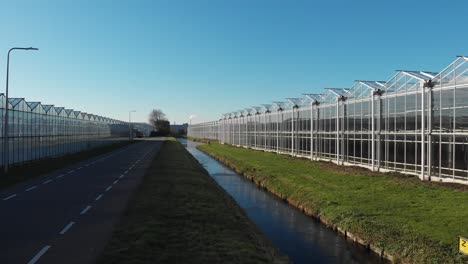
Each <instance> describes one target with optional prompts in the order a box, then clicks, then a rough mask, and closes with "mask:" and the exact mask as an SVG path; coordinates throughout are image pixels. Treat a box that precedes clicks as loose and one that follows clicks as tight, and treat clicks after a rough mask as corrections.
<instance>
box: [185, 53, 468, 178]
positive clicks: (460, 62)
mask: <svg viewBox="0 0 468 264" xmlns="http://www.w3.org/2000/svg"><path fill="white" fill-rule="evenodd" d="M188 134H189V136H190V137H195V138H210V139H217V140H219V141H220V142H221V143H226V144H231V145H235V146H242V147H249V148H253V149H260V150H265V151H273V152H277V153H284V154H289V155H293V156H300V157H307V158H310V159H313V160H319V159H320V160H330V161H333V162H336V163H338V164H343V165H358V166H364V167H366V168H369V169H372V170H376V171H399V172H402V173H407V174H416V175H418V176H419V177H420V178H421V179H423V180H438V181H450V182H460V183H465V184H466V183H468V163H467V160H468V57H465V56H459V57H457V59H456V60H455V61H454V62H453V63H451V64H450V65H449V66H447V67H446V68H445V69H443V70H442V71H440V72H439V73H435V72H427V71H406V70H398V71H397V72H396V74H395V75H394V76H393V77H392V78H390V80H388V81H363V80H357V81H355V82H354V84H353V85H352V86H350V87H349V88H326V89H324V90H323V92H322V93H321V94H304V95H303V96H301V97H300V98H287V99H285V100H284V101H281V102H272V103H270V104H264V105H261V106H259V107H252V108H247V109H243V110H238V111H234V112H231V113H227V114H224V115H223V116H222V118H221V119H220V120H219V121H215V122H208V123H203V124H196V125H191V126H189V129H188Z"/></svg>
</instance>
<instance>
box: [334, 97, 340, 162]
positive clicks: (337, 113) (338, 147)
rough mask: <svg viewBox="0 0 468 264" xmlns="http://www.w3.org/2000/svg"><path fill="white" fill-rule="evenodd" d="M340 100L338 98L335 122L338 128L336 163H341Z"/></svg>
mask: <svg viewBox="0 0 468 264" xmlns="http://www.w3.org/2000/svg"><path fill="white" fill-rule="evenodd" d="M339 111H340V100H336V113H335V118H336V121H335V122H336V124H335V129H336V142H335V153H336V163H338V164H339V163H340V122H339V120H340V115H339Z"/></svg>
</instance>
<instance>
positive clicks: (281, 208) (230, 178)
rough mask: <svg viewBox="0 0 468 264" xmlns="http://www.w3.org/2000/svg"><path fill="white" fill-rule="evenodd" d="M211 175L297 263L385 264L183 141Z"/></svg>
mask: <svg viewBox="0 0 468 264" xmlns="http://www.w3.org/2000/svg"><path fill="white" fill-rule="evenodd" d="M180 141H181V143H183V144H184V145H185V146H186V147H187V150H188V151H189V152H190V153H191V154H192V155H193V156H194V157H195V158H196V159H197V160H198V161H199V162H200V163H201V164H202V165H203V166H204V167H205V169H206V170H207V171H208V172H209V173H210V175H211V176H212V177H213V178H214V179H215V180H216V182H218V184H219V185H220V186H222V187H223V188H224V189H225V190H226V191H227V192H228V193H229V194H230V195H231V196H232V197H233V198H234V199H235V201H236V202H237V203H238V204H239V205H240V206H241V207H242V208H243V209H244V210H245V212H246V213H247V215H248V216H249V218H250V219H251V220H252V221H253V222H254V223H255V224H256V225H257V226H258V227H259V228H260V230H261V231H262V232H263V233H264V234H265V235H266V236H267V237H268V238H269V239H270V240H271V241H272V242H273V243H274V244H275V245H276V247H277V248H279V249H280V251H281V252H283V253H284V254H286V255H288V256H289V258H290V260H291V261H292V262H294V263H381V261H380V259H379V258H378V257H377V256H376V255H374V254H371V253H370V252H368V251H367V250H366V249H364V248H362V247H360V246H357V245H355V244H354V243H351V242H349V241H346V240H345V239H344V238H343V237H341V236H339V235H337V233H335V232H334V231H332V230H330V229H328V228H326V227H324V226H323V225H321V224H320V223H319V222H317V221H316V220H315V219H313V218H311V217H308V216H306V215H304V214H303V213H302V212H300V211H299V210H297V209H296V208H294V207H291V206H289V205H288V204H286V203H285V202H284V201H283V200H281V199H278V198H277V197H275V196H273V195H272V194H270V193H268V192H267V191H264V190H262V189H259V188H257V186H256V185H255V184H253V183H252V182H250V181H249V180H248V179H246V178H245V177H243V176H240V175H238V174H236V173H235V172H233V171H232V170H231V169H229V168H227V167H226V166H224V165H222V164H221V163H219V162H218V161H216V160H214V159H213V158H211V157H209V156H208V155H206V154H204V153H203V152H201V151H199V150H197V149H196V148H195V147H196V146H197V145H199V144H200V143H197V142H193V141H186V140H184V139H182V140H180Z"/></svg>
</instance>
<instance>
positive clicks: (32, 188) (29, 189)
mask: <svg viewBox="0 0 468 264" xmlns="http://www.w3.org/2000/svg"><path fill="white" fill-rule="evenodd" d="M36 188H37V186H33V187H31V188H28V189H26V190H25V192H29V191H31V190H34V189H36Z"/></svg>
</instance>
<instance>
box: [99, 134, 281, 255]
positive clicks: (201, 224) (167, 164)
mask: <svg viewBox="0 0 468 264" xmlns="http://www.w3.org/2000/svg"><path fill="white" fill-rule="evenodd" d="M284 262H287V261H285V260H284V258H282V257H279V256H278V255H277V252H276V250H275V249H274V248H273V247H272V246H271V244H270V243H269V242H268V241H266V240H265V238H264V237H263V236H262V235H261V234H260V233H259V231H258V230H257V229H256V227H255V226H254V224H252V223H251V222H250V221H249V219H248V218H247V216H246V215H245V214H244V212H243V211H242V209H241V208H240V207H239V206H238V205H237V204H236V203H235V202H234V201H233V200H232V198H231V197H230V196H229V195H228V194H227V193H226V192H225V191H224V190H223V189H222V188H221V187H220V186H219V185H218V184H217V183H216V182H215V181H214V180H213V179H212V178H211V177H210V176H209V175H208V174H207V172H206V171H205V170H204V169H203V167H202V166H201V165H200V164H199V163H198V162H197V161H196V160H195V159H194V158H193V157H192V156H191V155H190V154H189V153H188V152H187V151H186V150H185V148H184V147H183V146H182V145H181V144H180V143H178V142H175V141H166V142H165V143H164V145H163V146H162V149H161V150H160V153H159V154H158V156H157V157H156V158H155V159H154V160H153V162H152V164H151V165H150V168H149V169H148V170H147V172H146V174H145V177H144V179H143V182H142V183H141V185H140V186H139V187H138V189H137V191H136V193H135V194H134V195H133V196H132V198H131V200H130V202H129V204H128V206H127V209H126V212H125V213H124V215H123V217H122V219H121V221H120V223H119V224H118V225H117V227H116V229H115V230H114V233H113V236H112V238H111V240H110V242H109V243H108V245H107V247H106V249H105V250H104V253H103V254H102V256H101V257H100V259H99V261H98V263H131V264H135V263H284Z"/></svg>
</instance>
